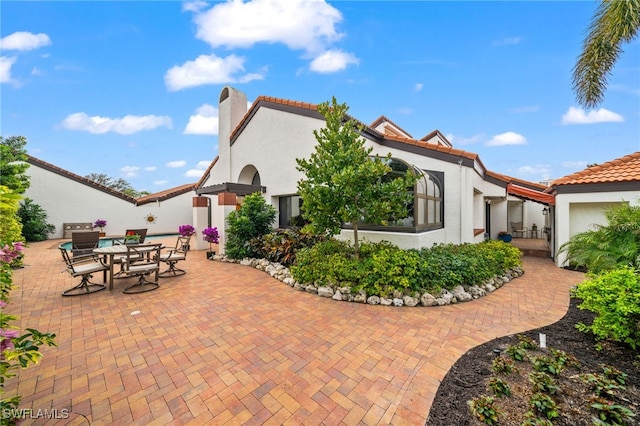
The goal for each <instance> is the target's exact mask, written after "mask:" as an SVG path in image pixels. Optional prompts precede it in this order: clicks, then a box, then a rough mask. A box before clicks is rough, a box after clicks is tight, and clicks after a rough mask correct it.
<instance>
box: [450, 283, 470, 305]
mask: <svg viewBox="0 0 640 426" xmlns="http://www.w3.org/2000/svg"><path fill="white" fill-rule="evenodd" d="M451 293H452V294H453V296H454V297H455V298H456V300H457V301H458V302H468V301H469V300H472V299H473V297H472V296H471V294H469V293H467V292H466V291H465V289H464V287H462V286H461V285H459V286H456V287H455V288H453V289H452V290H451Z"/></svg>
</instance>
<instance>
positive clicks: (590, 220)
mask: <svg viewBox="0 0 640 426" xmlns="http://www.w3.org/2000/svg"><path fill="white" fill-rule="evenodd" d="M545 192H546V193H548V194H550V195H553V196H554V197H555V206H554V207H552V208H551V212H550V217H551V220H552V221H553V225H554V226H553V230H554V231H553V233H554V235H553V237H554V238H553V241H552V247H551V248H552V255H553V256H555V259H556V264H557V265H558V266H563V265H564V264H565V261H566V256H565V255H564V253H558V249H559V247H560V246H562V244H564V243H566V242H567V241H569V239H570V238H571V237H572V236H573V235H575V234H577V233H580V232H584V231H587V230H590V229H593V227H594V226H596V225H598V224H600V225H604V224H606V218H605V216H604V213H605V211H606V210H607V209H608V208H609V207H613V206H616V205H619V204H621V203H630V204H632V205H640V151H638V152H634V153H632V154H629V155H625V156H624V157H620V158H617V159H615V160H611V161H607V162H606V163H603V164H599V165H595V166H592V167H588V168H586V169H584V170H582V171H579V172H576V173H573V174H570V175H568V176H565V177H562V178H560V179H556V180H554V181H553V182H551V185H550V186H549V188H547V189H546V190H545Z"/></svg>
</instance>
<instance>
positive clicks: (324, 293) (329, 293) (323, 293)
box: [318, 286, 333, 297]
mask: <svg viewBox="0 0 640 426" xmlns="http://www.w3.org/2000/svg"><path fill="white" fill-rule="evenodd" d="M318 296H320V297H333V289H332V288H331V287H326V286H323V287H318Z"/></svg>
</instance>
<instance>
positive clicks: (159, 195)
mask: <svg viewBox="0 0 640 426" xmlns="http://www.w3.org/2000/svg"><path fill="white" fill-rule="evenodd" d="M27 163H29V164H31V165H34V166H38V167H40V168H42V169H44V170H47V171H49V172H51V173H55V174H57V175H59V176H62V177H65V178H67V179H71V180H73V181H75V182H78V183H80V184H82V185H86V186H89V187H92V188H93V189H96V190H98V191H101V192H104V193H106V194H109V195H111V196H114V197H117V198H120V199H121V200H124V201H127V202H130V203H132V204H138V205H141V204H147V203H151V202H155V201H164V200H166V199H169V198H172V197H175V196H177V195H181V194H184V193H186V192H189V191H193V190H195V187H196V184H195V183H189V184H186V185H181V186H178V187H175V188H171V189H167V190H165V191H161V192H156V193H155V194H149V195H145V196H144V197H140V198H133V197H129V196H128V195H125V194H123V193H122V192H120V191H116V190H114V189H111V188H109V187H108V186H104V185H102V184H99V183H97V182H94V181H92V180H91V179H87V178H85V177H82V176H80V175H77V174H75V173H71V172H70V171H68V170H65V169H62V168H60V167H57V166H54V165H53V164H51V163H47V162H46V161H43V160H40V159H39V158H36V157H33V156H31V155H27Z"/></svg>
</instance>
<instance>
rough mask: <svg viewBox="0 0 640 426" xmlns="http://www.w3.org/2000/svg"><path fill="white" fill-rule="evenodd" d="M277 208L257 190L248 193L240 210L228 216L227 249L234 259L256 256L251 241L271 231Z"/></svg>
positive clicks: (228, 254)
mask: <svg viewBox="0 0 640 426" xmlns="http://www.w3.org/2000/svg"><path fill="white" fill-rule="evenodd" d="M275 218H276V209H275V208H273V206H271V205H269V204H267V202H266V201H265V200H264V198H263V197H262V195H261V194H260V193H259V192H256V193H254V194H251V195H247V196H246V197H245V199H244V202H243V203H242V206H240V210H238V211H235V212H231V213H229V216H227V223H228V224H229V227H228V228H227V242H226V244H225V251H226V253H227V256H229V257H230V258H232V259H242V258H243V257H255V255H256V254H257V253H255V252H254V251H253V250H252V249H251V247H250V245H249V241H250V240H251V239H252V238H254V237H260V236H262V235H264V234H268V233H269V232H271V230H272V229H273V228H272V225H273V221H274V219H275Z"/></svg>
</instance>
